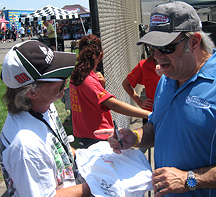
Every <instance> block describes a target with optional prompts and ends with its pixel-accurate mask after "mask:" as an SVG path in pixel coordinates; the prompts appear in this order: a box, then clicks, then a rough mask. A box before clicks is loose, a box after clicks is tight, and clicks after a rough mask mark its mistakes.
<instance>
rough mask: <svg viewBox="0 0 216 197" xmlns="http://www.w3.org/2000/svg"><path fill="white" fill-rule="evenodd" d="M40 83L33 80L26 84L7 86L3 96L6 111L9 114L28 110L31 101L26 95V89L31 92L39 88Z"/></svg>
mask: <svg viewBox="0 0 216 197" xmlns="http://www.w3.org/2000/svg"><path fill="white" fill-rule="evenodd" d="M39 85H40V83H38V82H33V83H31V84H29V85H27V86H24V87H21V88H17V89H12V88H8V87H7V90H6V93H5V94H4V96H3V101H4V102H5V103H6V105H7V108H8V112H9V113H11V114H18V113H19V112H21V111H29V110H30V108H31V102H30V100H29V98H28V97H27V96H26V92H27V91H31V92H32V93H33V92H34V91H35V90H36V89H37V88H39Z"/></svg>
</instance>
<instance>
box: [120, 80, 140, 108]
mask: <svg viewBox="0 0 216 197" xmlns="http://www.w3.org/2000/svg"><path fill="white" fill-rule="evenodd" d="M122 86H123V88H124V90H125V91H126V92H127V93H128V95H129V96H130V97H131V98H132V99H133V100H134V101H135V102H136V103H137V105H138V104H139V103H141V101H142V99H141V98H140V97H139V95H138V94H137V93H136V91H135V90H134V89H133V87H132V86H131V84H130V82H129V80H128V78H125V79H124V81H123V82H122Z"/></svg>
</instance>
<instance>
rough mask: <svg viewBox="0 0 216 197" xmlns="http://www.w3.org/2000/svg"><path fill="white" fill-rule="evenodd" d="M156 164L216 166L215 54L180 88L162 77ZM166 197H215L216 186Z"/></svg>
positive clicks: (154, 115)
mask: <svg viewBox="0 0 216 197" xmlns="http://www.w3.org/2000/svg"><path fill="white" fill-rule="evenodd" d="M149 119H150V122H152V123H153V124H154V129H155V145H154V157H155V167H156V168H161V167H176V168H178V169H181V170H184V171H188V170H193V169H196V168H201V167H205V166H212V165H216V54H214V55H213V56H211V57H210V58H209V59H208V61H207V62H206V63H205V64H204V65H203V67H202V68H201V69H200V71H199V72H198V73H197V74H196V75H195V76H193V77H192V78H191V79H189V80H188V81H186V82H185V83H184V84H183V85H182V86H181V87H180V88H178V86H177V81H176V80H172V79H170V78H168V77H166V76H164V75H163V76H162V77H161V80H160V81H159V83H158V86H157V90H156V93H155V101H154V107H153V113H152V114H151V115H150V116H149ZM167 196H182V197H183V196H184V197H189V196H196V197H204V196H208V197H213V196H214V197H215V196H216V189H197V190H196V191H193V192H187V193H183V194H170V195H167Z"/></svg>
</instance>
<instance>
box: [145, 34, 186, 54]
mask: <svg viewBox="0 0 216 197" xmlns="http://www.w3.org/2000/svg"><path fill="white" fill-rule="evenodd" d="M186 38H188V36H184V37H183V38H182V39H181V40H179V41H178V42H176V43H173V44H168V45H166V46H162V47H159V46H153V45H148V46H149V48H150V49H151V50H152V51H155V49H158V50H159V51H160V52H161V53H163V54H170V53H173V52H175V50H176V46H177V45H178V44H179V43H181V42H182V41H183V40H185V39H186Z"/></svg>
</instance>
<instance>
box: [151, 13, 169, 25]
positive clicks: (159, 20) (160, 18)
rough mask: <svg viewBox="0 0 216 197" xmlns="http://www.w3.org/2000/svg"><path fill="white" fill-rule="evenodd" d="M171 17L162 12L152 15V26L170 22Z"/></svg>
mask: <svg viewBox="0 0 216 197" xmlns="http://www.w3.org/2000/svg"><path fill="white" fill-rule="evenodd" d="M169 22H170V19H169V17H168V16H165V15H162V14H155V15H152V16H151V19H150V26H157V25H159V24H165V23H169Z"/></svg>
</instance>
